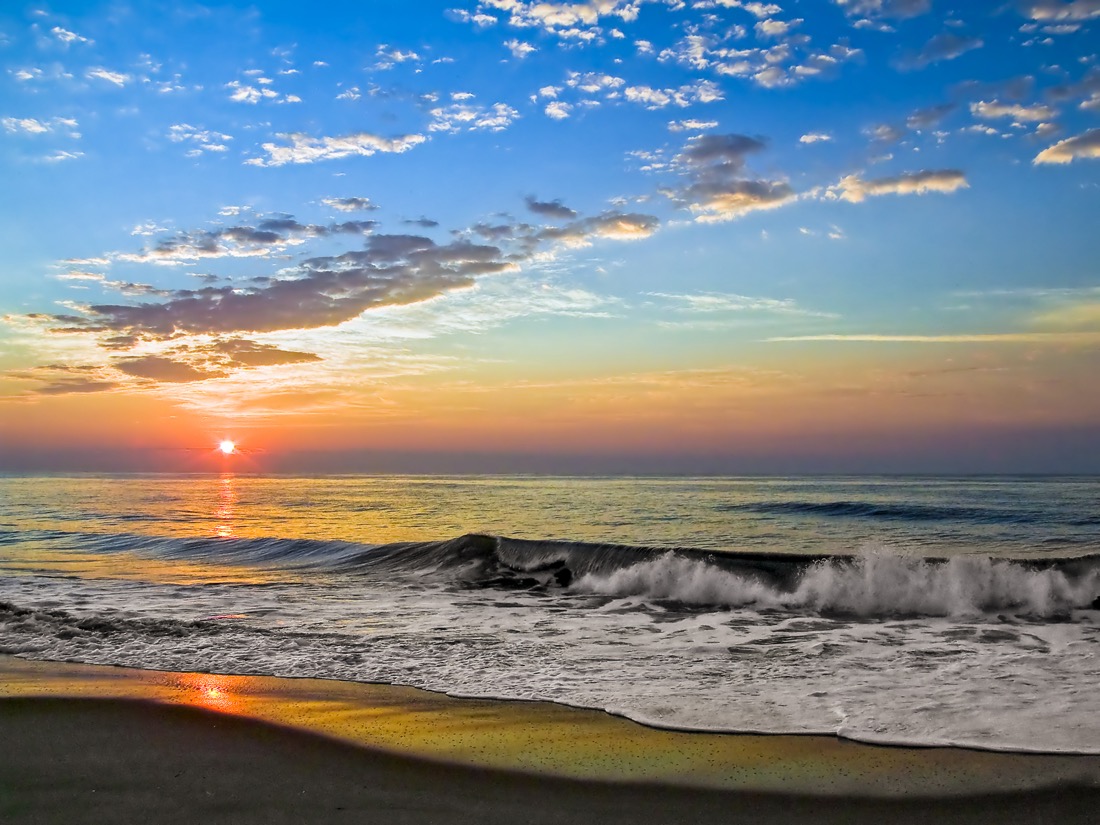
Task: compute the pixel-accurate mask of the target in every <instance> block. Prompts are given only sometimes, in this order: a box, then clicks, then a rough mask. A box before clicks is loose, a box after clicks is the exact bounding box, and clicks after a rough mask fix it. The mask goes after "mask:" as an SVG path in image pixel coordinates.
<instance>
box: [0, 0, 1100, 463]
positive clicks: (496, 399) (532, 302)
mask: <svg viewBox="0 0 1100 825" xmlns="http://www.w3.org/2000/svg"><path fill="white" fill-rule="evenodd" d="M1098 25H1100V1H1098V0H1072V2H1067V0H1028V1H1027V2H999V3H966V4H961V3H947V2H936V0H831V1H830V2H826V1H825V0H821V2H781V3H761V2H737V0H700V1H699V2H679V1H678V0H651V1H650V2H642V1H639V2H623V0H596V1H595V2H588V3H568V2H566V3H552V2H551V3H533V2H518V0H488V1H487V2H480V3H478V2H466V3H462V2H449V3H433V2H421V3H401V2H390V0H377V1H375V2H358V3H326V4H324V5H323V6H319V7H317V8H310V9H308V10H303V8H302V6H301V5H300V4H290V3H286V4H280V3H265V4H263V5H262V6H243V5H237V4H228V5H200V4H190V3H133V4H126V3H105V4H88V3H80V4H64V3H60V4H51V5H49V6H46V5H41V4H28V5H23V6H19V7H15V8H13V9H10V10H8V11H6V12H3V13H0V66H2V72H0V165H2V168H3V171H2V176H3V180H4V181H5V187H4V188H5V197H4V198H3V199H0V210H3V216H2V217H3V220H2V221H0V241H2V242H0V278H3V283H4V289H3V295H2V297H0V314H2V316H3V321H2V323H0V370H2V375H0V396H2V397H0V421H3V422H4V423H5V430H6V432H7V433H8V435H7V436H6V437H5V438H6V440H7V441H8V443H7V444H5V445H4V452H6V453H7V454H8V456H9V458H10V459H11V460H10V461H9V462H8V463H10V464H11V465H12V466H18V467H33V466H36V456H38V457H40V458H41V457H44V456H47V455H49V456H51V457H50V458H49V460H48V461H47V460H46V459H45V458H43V459H42V461H43V466H47V465H48V466H61V465H64V464H65V456H66V455H70V456H76V455H94V456H100V457H102V456H104V455H109V456H114V460H113V461H108V462H107V463H108V464H111V466H115V465H118V466H126V467H146V466H148V465H149V461H150V460H151V459H149V455H151V453H148V451H149V450H153V452H155V453H156V454H157V455H158V456H161V457H163V453H162V452H157V451H160V450H163V449H167V448H179V447H180V445H181V444H192V443H196V442H198V443H204V441H205V440H211V439H213V440H216V439H217V438H221V437H225V436H226V435H227V434H228V435H231V436H232V437H234V438H237V439H243V440H244V441H247V440H249V439H252V441H253V442H254V443H255V444H256V450H257V455H259V454H260V453H259V451H260V450H261V449H262V450H263V452H264V454H266V455H271V456H277V455H284V456H289V455H291V454H295V455H299V454H300V455H305V454H307V453H308V454H311V455H314V456H315V458H314V459H311V461H312V462H313V463H312V464H310V466H319V467H322V468H323V467H325V466H327V465H326V460H327V459H325V458H323V456H331V455H333V454H349V453H354V454H355V455H357V456H370V455H372V454H379V453H380V452H386V451H398V452H400V453H401V454H402V455H413V454H416V455H417V456H419V457H418V458H417V460H416V462H415V463H416V466H417V467H418V468H421V467H424V466H429V467H430V466H431V461H430V460H429V459H430V457H431V456H433V455H435V456H439V455H444V454H446V455H450V456H452V458H450V459H448V461H447V466H448V468H454V467H455V466H459V467H461V466H462V462H461V460H460V459H459V458H453V456H454V455H458V456H461V455H462V454H465V452H467V451H468V452H470V453H471V454H473V453H476V454H478V455H498V456H499V455H511V456H528V457H530V462H529V465H528V464H524V462H523V460H520V459H509V460H508V461H506V462H504V464H503V465H502V466H505V465H506V466H507V467H508V468H509V469H513V468H516V467H521V468H524V469H534V470H538V469H540V468H542V467H544V466H546V467H549V466H550V463H552V464H553V466H554V468H555V469H560V468H562V467H565V468H568V466H569V462H568V461H567V460H563V459H561V457H562V456H591V455H592V454H593V452H595V453H596V454H599V455H602V456H606V457H607V461H608V462H610V463H609V464H608V465H607V466H609V467H610V466H615V467H620V466H621V467H626V468H637V467H647V468H648V467H651V466H652V467H656V468H657V469H662V468H666V467H667V468H675V469H678V470H691V469H692V468H693V467H702V466H703V465H704V464H705V465H706V469H708V470H709V469H714V464H715V461H714V457H715V456H719V457H721V461H720V462H719V463H720V464H721V467H720V469H723V470H726V471H731V472H736V471H738V470H739V469H745V470H752V471H767V470H768V469H769V467H772V466H774V468H775V469H776V470H777V471H778V470H783V471H786V470H790V469H806V470H821V469H826V470H827V469H857V470H872V469H876V468H880V469H881V468H887V469H906V468H913V469H944V470H955V471H967V470H981V469H996V470H1039V469H1041V470H1062V469H1065V470H1076V471H1080V470H1096V469H1098V468H1100V457H1097V455H1096V448H1095V443H1096V441H1095V436H1096V435H1097V433H1096V430H1095V421H1097V420H1100V419H1098V417H1097V416H1098V415H1100V392H1098V387H1097V381H1096V379H1095V375H1096V367H1097V357H1096V353H1097V346H1098V344H1100V274H1098V273H1097V270H1096V261H1097V252H1098V241H1097V232H1096V214H1097V205H1098V195H1100V162H1098V161H1100V128H1098V127H1100V122H1098V120H1100V65H1098V60H1100V55H1098V53H1100V41H1098V40H1097V38H1096V29H1097V26H1098ZM442 408H446V409H447V410H449V411H450V413H449V414H448V415H444V414H443V413H442V412H441V410H442ZM92 421H103V422H111V421H114V422H116V423H115V424H113V425H112V424H109V423H102V424H101V425H96V426H93V425H92V424H91V423H89V422H92ZM868 433H872V434H874V437H870V438H869V437H868ZM1028 438H1030V439H1031V440H1032V443H1033V444H1040V443H1042V444H1045V445H1054V446H1053V448H1052V449H1050V450H1040V449H1037V448H1035V449H1024V448H1023V447H1021V446H1020V445H1021V440H1022V439H1023V440H1027V439H1028ZM899 439H901V440H900V441H899ZM899 445H900V446H899ZM907 445H908V446H907ZM929 445H940V446H939V447H938V448H937V449H936V450H933V451H932V453H934V455H933V459H934V460H931V459H929V455H930V454H932V453H930V452H929V451H930V446H929ZM143 451H145V452H143ZM123 455H124V456H125V458H122V457H121V456H123ZM316 456H322V457H321V458H316ZM424 456H428V457H429V459H425V458H424ZM549 456H555V457H556V458H555V461H554V462H550V463H545V461H544V460H545V459H547V457H549ZM1044 456H1047V458H1044ZM632 457H633V458H632ZM1067 457H1068V458H1067ZM634 458H636V459H637V461H636V462H635V461H634V460H633V459H634ZM702 459H706V460H705V461H703V460H702ZM772 459H774V463H773V464H769V460H772ZM96 460H98V459H96ZM158 460H161V459H158ZM74 461H75V459H74ZM272 461H274V458H273V459H272ZM425 461H426V462H427V463H426V464H425ZM563 461H564V463H563ZM89 462H90V464H89ZM540 462H542V463H540ZM639 462H640V463H639ZM76 463H77V464H80V466H85V465H88V466H91V465H94V464H95V460H93V459H92V458H85V459H81V460H80V461H77V462H76ZM306 463H309V462H306ZM582 463H584V467H585V468H586V469H588V468H590V464H591V462H587V463H585V462H582ZM596 463H597V464H599V462H596ZM285 465H286V466H293V465H294V462H293V461H291V460H290V459H289V458H288V459H286V462H285ZM368 465H369V462H368ZM272 466H274V464H273V465H272ZM280 466H282V465H280ZM341 466H344V465H343V464H341ZM393 466H398V467H400V461H397V463H396V464H395V465H393ZM470 466H471V468H473V469H481V468H485V467H491V466H492V462H491V461H490V462H488V463H486V462H484V461H480V460H479V461H477V462H472V463H471V465H470ZM578 466H580V465H579V464H578ZM356 468H357V469H370V467H369V466H363V467H360V466H359V465H356Z"/></svg>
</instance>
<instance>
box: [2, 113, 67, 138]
mask: <svg viewBox="0 0 1100 825" xmlns="http://www.w3.org/2000/svg"><path fill="white" fill-rule="evenodd" d="M0 125H2V126H3V127H4V131H6V132H8V133H9V134H19V133H22V134H25V135H45V134H50V133H52V132H56V131H59V130H61V129H69V130H71V131H70V132H69V134H68V137H71V138H74V139H76V138H79V137H80V132H78V131H76V130H77V128H78V126H79V124H78V123H77V122H76V120H74V119H73V118H71V117H55V118H51V119H50V120H38V119H37V118H33V117H5V118H0Z"/></svg>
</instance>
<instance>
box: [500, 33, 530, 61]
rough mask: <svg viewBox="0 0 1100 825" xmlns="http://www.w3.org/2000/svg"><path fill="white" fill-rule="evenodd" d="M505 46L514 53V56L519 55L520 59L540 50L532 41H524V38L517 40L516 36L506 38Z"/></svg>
mask: <svg viewBox="0 0 1100 825" xmlns="http://www.w3.org/2000/svg"><path fill="white" fill-rule="evenodd" d="M504 46H505V48H507V49H508V51H510V52H511V53H512V56H513V57H517V58H519V59H520V60H523V59H524V58H525V57H527V55H529V54H533V53H534V52H537V51H538V48H536V47H535V46H532V45H531V44H530V43H524V42H523V41H522V40H516V39H514V38H513V39H512V40H505V41H504Z"/></svg>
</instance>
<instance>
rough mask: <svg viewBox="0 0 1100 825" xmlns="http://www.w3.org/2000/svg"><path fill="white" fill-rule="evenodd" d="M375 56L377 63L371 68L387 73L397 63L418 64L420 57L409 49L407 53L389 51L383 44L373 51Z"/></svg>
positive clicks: (398, 50) (396, 50)
mask: <svg viewBox="0 0 1100 825" xmlns="http://www.w3.org/2000/svg"><path fill="white" fill-rule="evenodd" d="M375 55H376V56H377V57H378V62H377V63H375V64H374V66H373V67H372V68H373V69H375V70H376V71H388V70H389V69H392V68H393V67H394V66H396V65H398V64H399V63H408V62H413V63H419V62H420V55H419V54H417V53H416V52H414V51H412V50H411V49H410V50H408V51H401V49H391V48H390V47H389V46H388V45H387V44H385V43H383V44H382V45H381V46H379V47H378V48H377V50H376V51H375Z"/></svg>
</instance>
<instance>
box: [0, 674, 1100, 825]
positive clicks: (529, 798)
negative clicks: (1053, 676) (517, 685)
mask: <svg viewBox="0 0 1100 825" xmlns="http://www.w3.org/2000/svg"><path fill="white" fill-rule="evenodd" d="M0 738H2V741H3V742H4V758H3V759H2V760H0V819H3V821H4V822H9V823H46V822H66V823H68V822H138V821H146V820H148V819H149V818H150V817H154V818H155V819H156V821H161V822H185V821H186V822H194V821H196V820H201V821H205V822H339V821H348V822H373V821H379V822H382V821H385V822H388V823H428V822H448V823H453V822H500V823H512V822H537V823H543V822H545V823H559V822H560V823H573V822H582V821H586V822H591V821H599V822H624V823H625V822H631V823H633V822H642V821H644V822H670V823H671V822H684V823H688V822H754V823H760V822H765V823H767V822H776V823H780V822H783V823H790V822H838V823H839V822H904V823H908V822H914V823H917V822H929V823H931V822H940V823H942V822H991V823H992V822H1021V823H1028V822H1034V823H1040V822H1054V821H1056V822H1059V823H1076V822H1080V823H1085V822H1091V821H1093V817H1094V815H1095V811H1096V810H1097V806H1098V805H1100V758H1095V757H1073V756H1037V755H1019V754H999V753H984V752H977V751H967V750H962V749H951V748H933V749H907V748H883V747H874V746H867V745H860V744H855V743H850V742H844V741H840V740H837V739H834V738H831V737H817V736H801V737H789V736H730V735H704V734H690V733H675V732H669V731H660V730H654V729H650V728H646V727H643V726H640V725H636V724H634V723H632V722H629V721H626V720H622V719H618V718H616V717H613V716H609V715H607V714H603V713H599V712H594V711H583V710H576V709H572V708H566V707H561V706H557V705H553V704H548V703H534V702H495V701H487V700H477V699H454V698H450V697H446V696H441V695H438V694H432V693H427V692H425V691H419V690H414V689H411V688H402V687H392V686H380V685H360V684H349V683H341V682H326V681H319V680H302V679H277V678H271V677H243V676H217V675H211V674H175V673H165V672H159V671H136V670H129V669H125V668H106V667H95V666H87V665H72V664H61V663H43V662H31V661H25V660H22V659H17V658H13V657H0Z"/></svg>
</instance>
